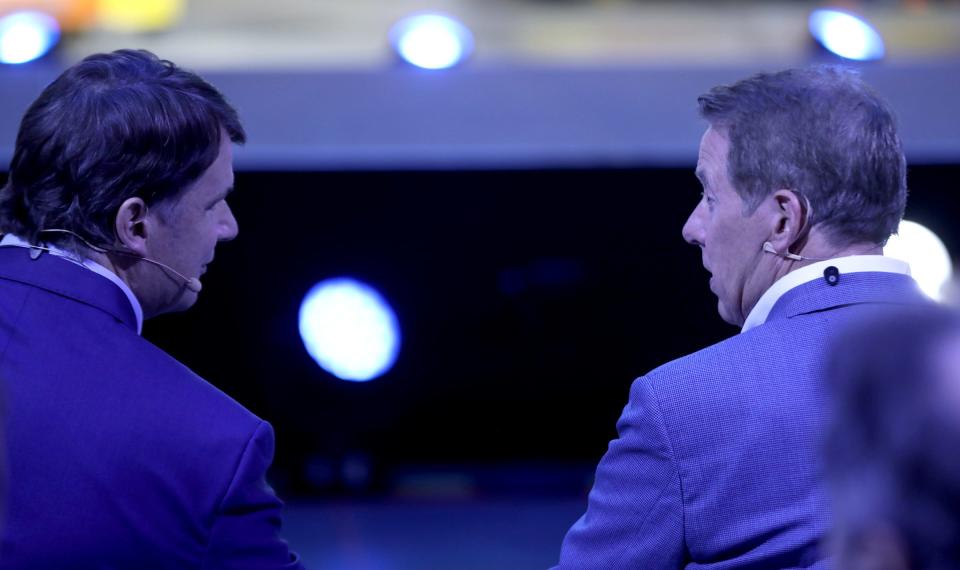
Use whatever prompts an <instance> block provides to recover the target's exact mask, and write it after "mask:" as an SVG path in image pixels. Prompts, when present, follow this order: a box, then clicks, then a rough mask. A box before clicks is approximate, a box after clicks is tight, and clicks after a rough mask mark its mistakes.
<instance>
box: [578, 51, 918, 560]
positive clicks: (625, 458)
mask: <svg viewBox="0 0 960 570" xmlns="http://www.w3.org/2000/svg"><path fill="white" fill-rule="evenodd" d="M699 104H700V114H701V116H702V117H703V118H704V119H706V121H707V123H708V124H709V128H707V130H706V132H705V134H704V135H703V138H702V140H701V143H700V154H699V159H698V162H697V170H696V175H697V178H699V179H700V182H701V184H702V185H703V192H702V194H701V198H700V201H699V202H698V203H697V205H696V207H695V208H694V210H693V212H692V213H691V214H690V217H689V219H688V220H687V222H686V224H685V225H684V227H683V237H684V239H685V240H686V241H687V242H689V243H690V244H692V245H696V246H698V247H699V248H700V250H701V253H702V259H703V265H704V267H705V268H706V269H707V271H708V272H709V273H710V274H711V277H710V290H711V291H712V292H713V293H714V294H715V295H716V296H717V300H718V310H719V313H720V316H721V317H722V318H723V319H724V320H725V321H727V322H728V323H730V324H733V325H736V326H738V327H742V330H741V333H740V334H738V335H737V336H735V337H732V338H729V339H727V340H725V341H723V342H720V343H718V344H716V345H714V346H711V347H708V348H705V349H703V350H700V351H698V352H696V353H693V354H691V355H688V356H686V357H683V358H680V359H678V360H675V361H673V362H670V363H668V364H666V365H664V366H661V367H659V368H657V369H655V370H653V371H651V372H649V373H648V374H646V375H645V376H643V377H641V378H639V379H637V380H636V381H635V382H634V384H633V386H632V388H631V391H630V400H629V402H628V404H627V406H626V408H625V409H624V411H623V414H622V416H621V418H620V420H619V422H618V424H617V429H618V433H619V437H618V438H617V439H615V440H614V441H613V442H611V444H610V447H609V449H608V451H607V453H606V454H605V455H604V457H603V459H602V460H601V461H600V465H599V467H598V468H597V473H596V480H595V483H594V487H593V489H592V491H591V492H590V497H589V505H588V508H587V512H586V513H585V514H584V515H583V516H582V517H581V518H580V519H579V520H578V521H577V522H576V523H575V524H574V525H573V527H572V528H571V529H570V531H569V533H568V534H567V536H566V538H565V539H564V542H563V547H562V549H561V553H560V565H559V567H561V568H604V569H606V570H610V569H614V568H686V567H689V568H716V569H719V568H820V567H822V566H823V565H824V564H825V561H824V556H823V553H822V549H821V545H820V543H821V540H822V538H823V536H824V534H825V533H826V530H827V528H828V524H829V520H830V515H829V512H828V508H827V501H826V498H825V494H824V492H823V485H822V482H821V480H820V461H819V453H818V444H819V440H818V437H819V434H820V429H821V424H822V419H823V418H822V416H823V413H824V408H825V403H824V396H823V386H822V384H823V366H822V359H823V355H824V353H825V350H826V345H827V343H828V341H829V339H830V338H831V336H833V335H834V334H835V331H836V330H837V328H838V327H840V326H843V325H845V324H847V323H848V322H850V321H852V320H855V319H857V318H859V316H861V315H863V314H865V313H870V312H875V311H878V310H882V309H883V308H884V307H890V306H893V305H899V304H903V303H908V304H912V303H922V302H924V298H923V296H922V294H921V293H920V292H919V289H918V288H917V286H916V283H915V282H914V281H913V279H912V278H911V277H910V275H909V268H908V267H907V266H906V264H904V263H902V262H899V261H895V260H893V259H890V258H886V257H883V255H882V248H883V245H884V243H885V242H886V240H887V239H888V237H889V236H890V235H891V234H892V233H893V232H894V231H895V230H896V228H897V225H898V223H899V221H900V218H901V217H902V215H903V211H904V208H905V206H906V195H907V189H906V164H905V160H904V156H903V152H902V150H901V144H900V139H899V137H898V135H897V132H896V125H895V121H894V118H893V114H892V112H891V110H890V109H889V107H888V106H887V104H886V103H885V102H884V101H883V100H881V99H880V98H879V97H878V96H877V95H876V94H875V93H874V92H873V91H872V90H871V89H870V88H868V87H867V86H866V85H865V84H864V83H863V82H862V81H861V79H860V78H859V76H858V75H857V74H856V73H854V72H852V71H849V70H845V69H841V68H832V67H820V68H813V69H803V70H789V71H783V72H780V73H773V74H760V75H756V76H753V77H750V78H748V79H745V80H742V81H739V82H737V83H735V84H733V85H730V86H718V87H715V88H713V89H711V90H710V91H709V92H708V93H706V94H705V95H703V96H701V97H700V98H699Z"/></svg>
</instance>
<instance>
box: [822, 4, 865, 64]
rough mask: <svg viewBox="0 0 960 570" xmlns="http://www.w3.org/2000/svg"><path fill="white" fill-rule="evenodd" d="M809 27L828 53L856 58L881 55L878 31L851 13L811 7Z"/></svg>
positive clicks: (862, 58) (859, 59) (863, 58)
mask: <svg viewBox="0 0 960 570" xmlns="http://www.w3.org/2000/svg"><path fill="white" fill-rule="evenodd" d="M809 26H810V34H812V35H813V37H814V39H816V40H817V42H819V43H820V45H822V46H823V47H824V48H826V49H827V51H829V52H830V53H833V54H835V55H839V56H840V57H843V58H846V59H854V60H857V61H873V60H877V59H882V58H883V54H884V48H883V38H881V37H880V33H879V32H877V30H876V28H874V27H873V26H871V25H870V24H869V23H868V22H867V21H866V20H864V19H862V18H859V17H857V16H854V15H853V14H850V13H848V12H844V11H842V10H832V9H823V10H814V11H813V13H811V14H810V20H809Z"/></svg>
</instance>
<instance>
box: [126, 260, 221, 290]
mask: <svg viewBox="0 0 960 570" xmlns="http://www.w3.org/2000/svg"><path fill="white" fill-rule="evenodd" d="M111 253H119V254H121V255H129V256H130V257H135V258H137V259H140V260H142V261H146V262H147V263H152V264H154V265H156V266H158V267H162V268H163V269H166V270H167V271H169V272H170V273H173V274H174V275H176V276H177V277H179V278H180V279H182V280H183V284H184V285H185V286H186V288H187V289H190V290H191V291H193V292H194V293H199V292H200V290H201V289H203V283H201V282H200V280H199V279H197V278H196V277H187V276H186V275H184V274H183V273H180V272H179V271H177V270H176V269H174V268H172V267H170V266H169V265H167V264H165V263H160V262H159V261H156V260H154V259H150V258H149V257H141V256H139V255H135V254H129V253H127V252H123V251H112V252H111Z"/></svg>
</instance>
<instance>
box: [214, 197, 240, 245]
mask: <svg viewBox="0 0 960 570" xmlns="http://www.w3.org/2000/svg"><path fill="white" fill-rule="evenodd" d="M238 233H240V226H239V225H238V224H237V218H235V217H234V216H233V210H231V209H230V206H227V211H226V213H225V214H224V218H223V220H222V221H221V222H220V237H219V241H230V240H232V239H233V238H235V237H237V234H238Z"/></svg>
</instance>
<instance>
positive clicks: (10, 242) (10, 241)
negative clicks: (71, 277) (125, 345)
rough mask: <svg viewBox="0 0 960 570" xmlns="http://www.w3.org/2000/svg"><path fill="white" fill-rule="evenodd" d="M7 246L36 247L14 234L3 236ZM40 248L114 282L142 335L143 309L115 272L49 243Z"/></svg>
mask: <svg viewBox="0 0 960 570" xmlns="http://www.w3.org/2000/svg"><path fill="white" fill-rule="evenodd" d="M6 246H12V247H24V248H28V249H33V248H34V247H35V246H33V245H32V244H31V243H30V242H28V241H27V240H25V239H23V238H21V237H19V236H15V235H13V234H6V235H5V236H3V239H2V240H0V247H6ZM40 247H43V248H44V250H46V252H47V253H50V254H51V255H56V256H57V257H62V258H63V259H66V260H67V261H70V262H72V263H76V264H77V265H79V266H80V267H85V268H87V269H89V270H90V271H93V272H94V273H96V274H98V275H102V276H103V277H106V278H107V279H109V280H110V281H111V282H113V284H114V285H116V286H117V287H119V288H120V290H121V291H123V294H124V295H126V296H127V299H128V300H129V301H130V306H131V307H133V314H134V315H136V316H137V334H140V332H141V331H142V330H143V308H142V307H141V306H140V301H139V300H138V299H137V297H136V295H134V294H133V291H132V290H130V287H129V286H128V285H127V284H126V283H124V282H123V279H120V278H119V277H118V276H117V274H116V273H114V272H113V271H110V270H109V269H107V268H106V267H104V266H102V265H100V264H99V263H97V262H96V261H93V260H92V259H86V258H83V257H80V256H78V255H77V254H75V253H72V252H69V251H66V250H64V249H61V248H59V247H57V246H55V245H50V244H47V243H44V244H41V246H40ZM44 250H39V249H35V251H39V252H41V253H43V252H44Z"/></svg>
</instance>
